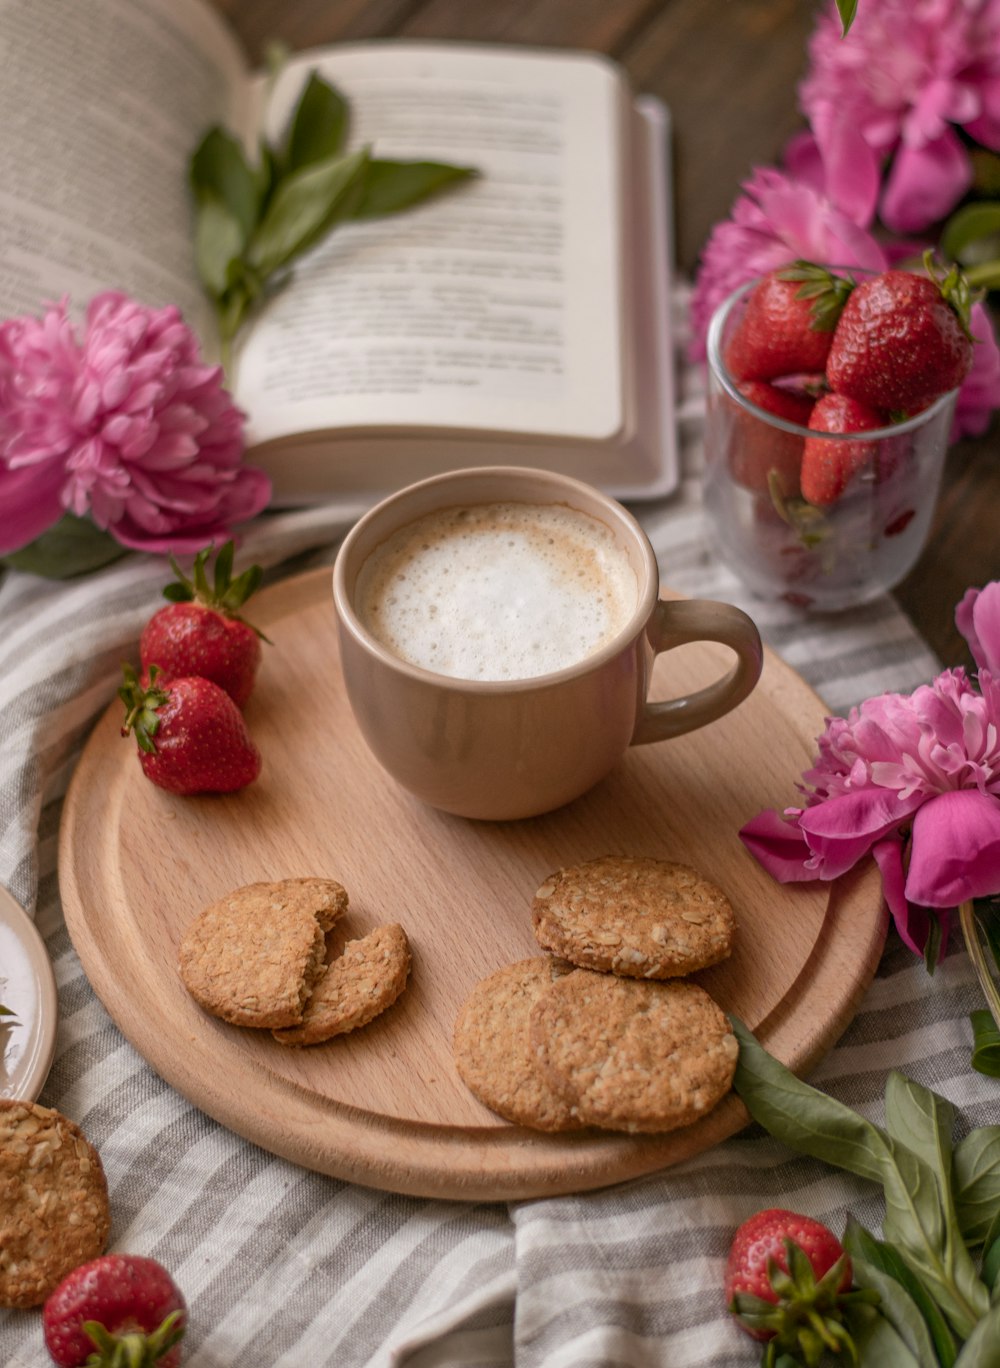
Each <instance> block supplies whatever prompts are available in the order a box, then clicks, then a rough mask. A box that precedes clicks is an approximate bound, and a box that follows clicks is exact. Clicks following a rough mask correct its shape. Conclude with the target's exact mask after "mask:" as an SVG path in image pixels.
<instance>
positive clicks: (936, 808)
mask: <svg viewBox="0 0 1000 1368" xmlns="http://www.w3.org/2000/svg"><path fill="white" fill-rule="evenodd" d="M998 892H1000V799H997V798H993V797H990V796H989V795H987V794H984V793H980V792H979V791H978V790H976V789H956V790H954V791H952V792H951V793H941V794H938V795H937V797H935V798H932V799H930V800H929V801H928V802H926V803H925V804H924V805H923V807H921V808H920V810H919V811H918V812H917V814H916V816H915V817H914V819H913V836H912V847H911V851H910V865H909V869H908V871H907V875H906V896H907V898H908V899H909V901H910V902H915V903H920V904H922V905H923V906H924V907H956V906H957V905H958V904H959V903H961V902H965V901H966V899H968V898H982V897H986V896H987V895H989V894H991V893H998Z"/></svg>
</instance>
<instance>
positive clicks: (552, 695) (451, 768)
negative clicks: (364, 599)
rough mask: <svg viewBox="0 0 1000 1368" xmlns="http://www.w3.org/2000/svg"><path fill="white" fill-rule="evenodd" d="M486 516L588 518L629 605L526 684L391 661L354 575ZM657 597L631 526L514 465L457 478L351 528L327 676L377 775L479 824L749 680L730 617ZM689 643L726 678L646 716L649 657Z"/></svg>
mask: <svg viewBox="0 0 1000 1368" xmlns="http://www.w3.org/2000/svg"><path fill="white" fill-rule="evenodd" d="M498 504H499V505H527V506H528V516H529V518H530V517H532V516H534V514H533V513H532V510H535V509H538V508H542V509H546V510H549V512H547V513H546V514H544V515H543V516H545V517H552V516H553V514H552V512H551V510H552V509H553V508H555V509H556V510H576V513H577V514H583V515H588V516H589V518H590V519H595V520H596V521H597V523H598V524H600V525H601V528H602V535H603V536H605V537H606V538H607V539H608V541H609V546H610V549H611V551H612V554H613V556H614V557H617V558H620V559H621V558H623V560H624V562H627V565H628V567H629V568H630V572H631V575H632V576H634V585H635V595H634V606H633V605H632V604H630V605H629V607H628V611H627V613H626V615H625V616H624V617H623V618H622V620H621V621H620V622H619V624H618V626H617V629H615V630H613V631H612V632H611V634H610V638H609V639H607V640H605V641H604V642H603V643H602V644H600V645H598V647H597V648H596V649H595V650H593V651H592V652H591V653H590V654H587V655H585V657H584V658H583V659H579V660H576V661H575V662H573V663H570V664H567V665H565V666H563V667H562V668H555V669H552V670H550V671H549V672H547V673H544V674H540V675H532V676H531V677H528V678H507V679H463V678H455V677H452V676H451V675H448V674H444V673H437V672H435V671H433V670H431V669H428V668H426V667H425V666H424V665H422V664H414V663H413V662H412V661H407V660H405V659H402V658H401V657H400V656H399V655H397V654H396V653H395V652H394V651H393V650H390V649H389V648H388V647H387V646H386V645H385V644H384V643H383V641H380V640H379V639H378V638H377V636H376V635H375V634H374V632H373V631H372V630H371V629H370V627H369V626H368V625H366V620H365V619H364V614H363V613H362V612H361V611H360V609H359V603H358V578H359V575H360V574H361V571H362V568H363V567H365V565H366V562H368V561H369V558H370V557H371V556H372V555H373V553H374V552H375V551H376V550H377V549H378V548H379V547H382V546H384V545H385V543H386V542H387V540H388V539H389V538H390V537H392V536H393V534H395V533H399V534H400V535H405V534H404V533H401V529H405V528H407V527H409V526H410V525H411V524H413V523H415V522H417V521H418V520H421V519H424V518H426V517H427V516H428V515H431V514H436V513H438V512H439V511H441V510H458V509H463V510H466V509H468V510H473V511H474V512H478V511H480V510H481V507H482V506H484V505H498ZM462 516H463V517H464V516H465V514H462ZM556 516H562V515H561V514H557V515H556ZM570 516H576V515H575V514H570ZM659 591H660V578H659V570H658V567H657V563H656V557H655V555H654V552H653V549H652V547H651V546H650V544H649V540H648V538H647V537H646V535H645V533H644V532H643V530H642V528H641V527H640V526H639V524H638V523H637V522H636V520H635V519H634V518H633V517H632V516H631V514H630V513H628V512H627V511H626V509H624V508H623V507H622V506H621V505H620V504H619V503H617V502H616V501H615V500H614V499H611V498H609V497H607V496H606V495H604V494H601V493H600V492H599V491H598V490H596V489H593V488H591V487H590V486H589V485H585V484H582V483H581V482H579V481H577V480H573V479H570V478H568V477H566V476H562V475H557V474H553V473H550V472H548V471H542V470H535V469H529V468H522V467H517V466H493V467H483V468H478V469H469V470H458V471H453V472H450V473H448V474H444V475H438V476H434V477H432V478H431V479H427V480H423V481H421V482H420V483H418V484H414V485H410V486H409V487H408V488H406V489H403V490H401V491H399V492H398V493H395V494H392V495H390V496H389V497H388V498H386V499H384V500H383V501H382V502H381V503H379V504H378V505H376V507H374V508H373V509H371V510H370V511H369V512H368V513H367V514H365V516H364V517H362V518H361V519H360V521H359V522H357V523H356V524H355V526H354V527H353V528H352V529H351V531H350V532H349V533H348V535H347V537H346V539H345V540H344V542H343V545H342V546H341V548H340V551H339V553H338V555H337V560H336V563H335V566H334V572H333V595H334V604H335V608H336V616H337V626H338V634H339V639H340V655H341V667H342V670H343V676H344V682H345V686H346V690H347V697H348V699H349V701H350V704H351V708H352V710H353V712H354V716H355V718H356V719H357V722H358V726H359V727H360V729H361V733H362V735H363V736H364V738H365V741H366V742H367V744H368V746H369V747H370V749H371V751H372V753H373V754H374V755H375V757H376V759H377V760H378V761H379V762H380V764H381V765H382V766H383V767H384V768H385V769H386V770H387V771H388V773H389V774H390V775H391V776H392V777H393V778H394V779H395V780H396V781H397V782H398V783H399V784H401V785H402V786H403V787H404V788H406V789H408V790H409V791H410V792H411V793H413V794H415V795H416V796H417V797H418V798H420V799H422V800H423V801H424V802H426V803H428V804H430V805H431V806H432V807H436V808H440V809H442V810H443V811H446V812H451V813H456V814H458V815H459V816H463V817H472V818H482V819H491V820H506V819H513V818H521V817H531V816H535V815H537V814H539V813H542V812H548V811H550V810H551V809H553V808H557V807H560V806H562V805H563V804H564V803H568V802H570V801H571V800H572V799H574V798H578V797H579V796H580V795H581V794H583V793H585V792H586V791H587V790H588V789H590V788H591V787H592V786H593V785H594V784H596V783H597V782H598V781H599V780H601V779H603V778H604V777H605V775H607V774H608V773H609V771H610V770H611V769H613V768H614V766H615V765H616V764H617V763H618V761H619V760H620V759H621V758H622V756H623V755H624V753H625V751H626V750H627V749H628V747H629V746H631V745H644V744H647V743H649V742H656V741H664V740H667V739H669V738H670V737H673V736H680V735H682V734H683V733H685V732H690V731H693V730H695V729H696V728H698V727H703V726H705V725H706V724H708V723H710V722H713V721H715V720H716V719H717V718H719V717H721V716H722V715H723V714H724V713H727V712H729V711H730V710H731V709H732V708H735V707H736V705H737V704H738V703H740V702H741V701H742V700H743V699H744V698H746V696H747V695H748V694H749V693H750V691H751V690H752V689H753V687H754V685H755V684H756V682H757V680H758V678H759V677H760V671H761V666H762V660H763V655H762V647H761V641H760V636H759V634H758V632H757V629H756V627H755V626H754V624H753V622H752V621H751V619H750V618H749V617H748V616H747V615H746V614H745V613H743V612H741V611H740V610H739V609H738V608H735V607H733V606H731V605H729V604H725V603H715V602H711V601H708V600H680V601H674V600H663V599H661V598H660V596H659ZM692 641H716V642H721V643H723V644H724V645H726V646H728V647H730V648H731V649H732V650H733V651H734V652H735V653H736V662H735V664H734V666H733V668H732V670H731V671H730V672H729V673H728V674H727V675H725V676H723V677H722V678H720V679H718V680H716V681H715V682H714V683H712V684H710V685H709V686H708V687H706V688H703V689H701V690H699V691H698V692H696V693H694V694H690V695H687V696H684V697H679V698H673V699H670V700H669V701H666V702H654V703H650V702H647V701H646V694H647V689H648V686H649V681H650V676H651V672H652V667H653V661H654V659H655V657H656V656H657V655H658V654H659V653H660V652H663V651H669V650H671V649H672V648H673V647H675V646H680V645H682V644H684V643H686V642H692Z"/></svg>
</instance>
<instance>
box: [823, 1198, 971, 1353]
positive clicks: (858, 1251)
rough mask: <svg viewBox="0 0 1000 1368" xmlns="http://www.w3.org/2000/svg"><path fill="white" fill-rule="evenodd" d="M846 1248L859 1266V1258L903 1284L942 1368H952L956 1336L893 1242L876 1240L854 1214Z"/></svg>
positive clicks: (846, 1231)
mask: <svg viewBox="0 0 1000 1368" xmlns="http://www.w3.org/2000/svg"><path fill="white" fill-rule="evenodd" d="M844 1248H845V1249H846V1250H847V1252H848V1254H850V1256H851V1258H852V1260H853V1261H854V1264H855V1268H857V1260H858V1259H861V1260H863V1261H864V1263H865V1264H866V1265H867V1266H868V1267H869V1268H875V1269H879V1270H881V1272H883V1273H885V1274H887V1275H888V1276H889V1277H891V1278H894V1279H895V1281H896V1282H897V1283H899V1285H900V1287H902V1288H903V1290H904V1291H905V1292H906V1294H907V1295H908V1296H909V1298H910V1300H911V1301H912V1302H913V1303H914V1305H915V1306H916V1307H917V1310H918V1311H919V1312H920V1315H921V1316H922V1318H923V1320H924V1323H925V1324H926V1326H927V1329H928V1331H929V1333H930V1337H931V1340H932V1341H933V1344H934V1350H935V1353H936V1355H937V1359H936V1362H938V1363H940V1365H941V1368H952V1365H953V1364H954V1362H955V1358H956V1356H957V1354H958V1349H957V1346H956V1344H955V1337H954V1335H953V1334H952V1333H951V1330H950V1329H949V1328H948V1322H947V1321H946V1320H945V1318H944V1316H943V1315H942V1314H941V1311H940V1310H939V1308H938V1305H937V1303H936V1302H935V1301H934V1298H933V1297H932V1296H931V1295H930V1293H929V1292H928V1291H927V1289H926V1287H924V1285H923V1283H922V1282H921V1281H920V1279H919V1278H918V1277H917V1275H916V1274H915V1273H914V1272H913V1271H912V1270H911V1269H910V1267H909V1265H908V1264H907V1263H906V1262H905V1260H904V1259H903V1257H902V1256H901V1254H900V1253H899V1250H898V1249H896V1248H895V1247H894V1246H893V1245H891V1244H887V1243H885V1242H884V1241H881V1240H876V1239H875V1237H874V1236H873V1235H871V1234H870V1233H869V1231H867V1230H865V1228H864V1226H862V1225H860V1224H859V1223H858V1222H857V1221H856V1220H855V1219H854V1217H853V1216H849V1217H848V1218H847V1228H846V1230H845V1231H844ZM861 1286H864V1284H863V1283H862V1284H861Z"/></svg>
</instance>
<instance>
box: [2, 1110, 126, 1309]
mask: <svg viewBox="0 0 1000 1368" xmlns="http://www.w3.org/2000/svg"><path fill="white" fill-rule="evenodd" d="M110 1228H111V1220H110V1215H109V1211H108V1186H107V1182H106V1181H105V1177H104V1169H103V1167H102V1165H101V1160H100V1156H99V1155H98V1153H97V1151H96V1150H95V1149H94V1147H93V1145H91V1143H90V1141H89V1140H88V1139H87V1138H86V1136H85V1135H84V1134H83V1132H82V1131H81V1130H80V1127H79V1126H77V1125H76V1123H75V1122H73V1121H70V1120H69V1118H68V1117H66V1116H63V1115H62V1113H61V1112H57V1111H52V1110H50V1109H49V1108H48V1107H40V1106H37V1105H36V1104H34V1103H31V1102H19V1101H15V1100H12V1099H9V1098H4V1099H0V1306H21V1307H25V1306H40V1305H41V1303H42V1302H44V1301H45V1299H46V1297H47V1296H48V1295H49V1293H50V1292H51V1291H52V1290H53V1288H55V1287H56V1286H57V1285H58V1284H59V1283H60V1282H62V1280H63V1278H65V1276H66V1274H67V1273H69V1272H70V1271H71V1270H72V1269H74V1268H76V1267H77V1265H78V1264H82V1263H86V1262H87V1261H88V1260H90V1259H96V1258H97V1256H98V1255H99V1254H102V1253H103V1252H104V1248H105V1245H106V1244H107V1242H108V1232H109V1230H110Z"/></svg>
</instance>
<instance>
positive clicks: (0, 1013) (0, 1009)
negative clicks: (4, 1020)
mask: <svg viewBox="0 0 1000 1368" xmlns="http://www.w3.org/2000/svg"><path fill="white" fill-rule="evenodd" d="M4 1016H8V1017H16V1016H17V1013H16V1012H15V1011H13V1010H12V1009H11V1008H10V1007H5V1006H4V1005H3V1003H2V1002H0V1017H4Z"/></svg>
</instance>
